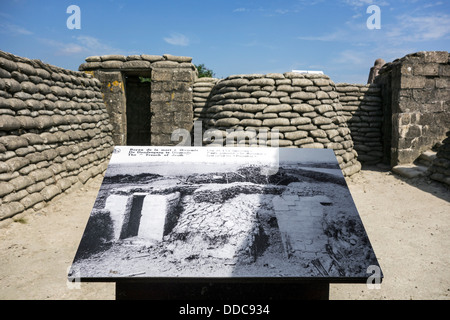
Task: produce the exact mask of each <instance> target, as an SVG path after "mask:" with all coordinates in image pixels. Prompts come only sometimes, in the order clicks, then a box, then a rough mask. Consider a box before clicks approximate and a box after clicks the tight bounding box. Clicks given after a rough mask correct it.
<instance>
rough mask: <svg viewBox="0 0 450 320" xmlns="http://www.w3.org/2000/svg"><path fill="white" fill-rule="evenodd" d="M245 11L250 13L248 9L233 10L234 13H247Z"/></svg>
mask: <svg viewBox="0 0 450 320" xmlns="http://www.w3.org/2000/svg"><path fill="white" fill-rule="evenodd" d="M245 11H248V9H246V8H236V9H234V10H233V12H245Z"/></svg>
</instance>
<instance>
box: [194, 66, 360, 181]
mask: <svg viewBox="0 0 450 320" xmlns="http://www.w3.org/2000/svg"><path fill="white" fill-rule="evenodd" d="M213 83H215V85H214V86H212V85H211V84H213ZM208 88H212V90H211V91H210V93H208ZM204 99H206V101H205V100H204ZM194 106H195V109H194V118H196V119H197V121H201V122H202V126H203V130H204V131H205V130H208V132H209V133H211V132H214V137H216V136H219V135H222V137H223V139H224V140H223V141H224V143H226V139H228V138H229V137H230V136H231V137H233V139H234V140H235V141H236V145H240V144H242V145H245V144H246V143H247V144H253V142H256V141H260V139H263V138H266V137H267V134H266V132H267V133H268V136H269V139H270V134H271V133H272V132H275V131H278V138H279V140H278V144H279V146H280V147H294V148H329V149H333V150H334V152H335V154H336V156H337V159H338V162H339V164H340V166H341V169H342V171H343V173H344V175H347V176H350V175H352V174H354V173H356V172H358V171H359V170H360V169H361V165H360V163H359V162H358V161H357V152H356V151H355V150H354V149H353V141H352V137H351V135H350V129H349V128H348V127H347V123H346V121H347V119H346V117H345V116H344V115H343V114H342V111H343V109H342V105H341V104H340V103H339V95H338V92H337V91H336V87H335V84H334V83H333V81H331V80H330V79H329V77H328V76H326V75H320V74H300V73H294V72H287V73H284V74H280V73H271V74H266V75H262V74H253V75H234V76H230V77H228V78H226V79H223V80H220V81H217V82H216V80H214V79H209V80H207V79H205V78H200V79H198V80H197V81H196V83H195V84H194ZM212 129H215V130H214V131H211V130H212ZM231 130H233V131H234V133H232V134H230V131H231ZM266 130H267V131H266ZM227 131H228V132H227ZM246 133H249V134H246ZM254 133H256V134H254ZM252 134H253V136H252ZM204 136H205V135H204ZM212 140H213V139H211V141H212ZM204 143H206V144H207V143H208V141H204ZM259 145H261V144H259ZM267 145H270V141H268V144H267Z"/></svg>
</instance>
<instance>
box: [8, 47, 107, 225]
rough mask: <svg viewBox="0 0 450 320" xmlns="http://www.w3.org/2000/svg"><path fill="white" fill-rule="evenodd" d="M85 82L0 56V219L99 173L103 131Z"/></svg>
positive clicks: (92, 88) (98, 105) (94, 91)
mask: <svg viewBox="0 0 450 320" xmlns="http://www.w3.org/2000/svg"><path fill="white" fill-rule="evenodd" d="M99 86H100V83H99V81H98V80H96V79H95V78H92V77H91V76H90V75H87V74H84V73H81V72H74V71H70V70H65V69H62V68H58V67H55V66H52V65H48V64H45V63H43V62H41V61H39V60H30V59H26V58H21V57H18V56H15V55H12V54H9V53H6V52H3V51H0V220H3V219H6V218H9V217H12V216H14V215H16V214H19V213H22V212H27V213H28V212H34V211H36V210H40V209H41V208H43V207H44V206H45V205H46V204H47V203H48V202H49V201H50V200H52V199H54V197H56V196H58V195H59V194H62V193H64V192H69V191H70V190H72V189H73V188H75V187H77V186H80V185H82V184H84V183H86V182H87V181H88V180H89V179H90V178H92V177H95V176H97V175H99V174H101V173H103V171H104V170H105V169H106V166H107V160H108V158H109V155H110V153H111V151H112V147H113V145H112V140H111V126H110V124H109V118H108V114H107V111H106V108H105V105H104V103H103V100H102V95H101V93H100V87H99Z"/></svg>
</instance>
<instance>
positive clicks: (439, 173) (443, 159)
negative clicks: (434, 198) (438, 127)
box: [428, 131, 450, 185]
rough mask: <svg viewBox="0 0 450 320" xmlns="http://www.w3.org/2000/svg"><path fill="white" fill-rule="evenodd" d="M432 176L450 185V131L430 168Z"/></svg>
mask: <svg viewBox="0 0 450 320" xmlns="http://www.w3.org/2000/svg"><path fill="white" fill-rule="evenodd" d="M428 170H429V172H430V174H431V175H430V178H431V179H433V180H436V181H440V182H443V183H446V184H448V185H450V131H447V138H446V139H444V141H442V145H441V146H439V148H438V149H437V152H436V158H435V159H434V160H433V163H432V165H431V167H430V168H429V169H428Z"/></svg>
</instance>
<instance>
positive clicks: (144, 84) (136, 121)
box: [125, 76, 151, 146]
mask: <svg viewBox="0 0 450 320" xmlns="http://www.w3.org/2000/svg"><path fill="white" fill-rule="evenodd" d="M141 79H143V78H142V77H141ZM141 79H140V77H138V76H127V77H126V92H125V94H126V99H127V111H126V113H127V145H129V146H149V145H150V136H151V133H150V118H151V112H150V102H151V91H150V82H148V81H142V80H141Z"/></svg>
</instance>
